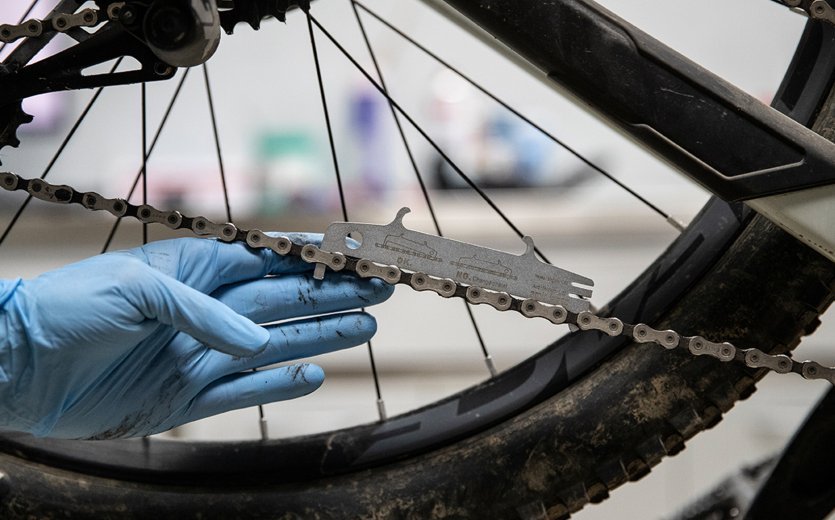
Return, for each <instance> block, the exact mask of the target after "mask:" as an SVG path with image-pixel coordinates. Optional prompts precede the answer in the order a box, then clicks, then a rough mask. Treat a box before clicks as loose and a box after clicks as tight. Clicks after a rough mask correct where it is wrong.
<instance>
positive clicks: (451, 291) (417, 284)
mask: <svg viewBox="0 0 835 520" xmlns="http://www.w3.org/2000/svg"><path fill="white" fill-rule="evenodd" d="M409 285H411V286H412V288H413V289H415V290H417V291H432V292H434V293H437V294H439V295H441V296H443V297H444V298H451V297H452V296H455V289H456V287H457V285H456V284H455V281H454V280H451V279H449V278H436V277H434V276H429V275H428V274H424V273H414V274H413V275H412V277H411V280H410V282H409Z"/></svg>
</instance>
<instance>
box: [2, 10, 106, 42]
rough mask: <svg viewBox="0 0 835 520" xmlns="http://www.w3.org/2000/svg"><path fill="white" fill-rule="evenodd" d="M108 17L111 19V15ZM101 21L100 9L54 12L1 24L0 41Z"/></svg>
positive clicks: (63, 30)
mask: <svg viewBox="0 0 835 520" xmlns="http://www.w3.org/2000/svg"><path fill="white" fill-rule="evenodd" d="M109 19H112V16H110V17H109ZM103 21H104V20H103V19H102V16H101V11H99V10H97V9H82V10H81V11H79V12H77V13H58V14H54V15H52V16H50V17H49V18H46V19H44V20H38V19H36V18H32V19H30V20H25V21H23V22H21V23H19V24H8V23H7V24H2V25H0V42H3V43H13V42H16V41H17V40H19V39H21V38H37V37H39V36H41V35H42V34H44V32H47V31H55V32H59V33H65V32H67V31H69V30H70V29H75V28H76V27H95V26H96V25H98V24H99V23H101V22H103Z"/></svg>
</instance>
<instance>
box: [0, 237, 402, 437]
mask: <svg viewBox="0 0 835 520" xmlns="http://www.w3.org/2000/svg"><path fill="white" fill-rule="evenodd" d="M290 238H291V239H292V240H293V241H294V242H297V243H319V242H320V240H321V235H291V236H290ZM312 269H313V266H312V264H307V263H305V262H302V261H301V260H299V259H296V258H286V257H280V256H278V255H276V254H275V253H273V252H271V251H269V250H258V251H253V250H250V249H247V248H246V247H245V246H243V245H241V244H225V243H221V242H218V241H215V240H204V239H196V238H194V239H191V238H184V239H177V240H168V241H164V242H156V243H152V244H149V245H147V246H144V247H141V248H137V249H133V250H130V251H120V252H117V253H109V254H105V255H100V256H96V257H93V258H90V259H87V260H84V261H82V262H79V263H76V264H72V265H69V266H66V267H63V268H61V269H58V270H56V271H52V272H49V273H46V274H44V275H41V276H39V277H37V278H35V279H34V280H26V281H21V280H15V281H4V282H2V283H0V334H1V335H2V336H0V429H5V430H14V431H23V432H29V433H32V434H34V435H38V436H50V437H61V438H92V439H112V438H120V437H133V436H141V435H148V434H152V433H157V432H161V431H165V430H168V429H170V428H173V427H175V426H178V425H180V424H184V423H187V422H189V421H194V420H197V419H202V418H204V417H208V416H210V415H215V414H219V413H222V412H225V411H228V410H233V409H237V408H244V407H248V406H254V405H258V404H264V403H270V402H274V401H280V400H284V399H292V398H294V397H299V396H302V395H305V394H308V393H310V392H312V391H313V390H316V389H317V388H318V387H319V385H321V384H322V380H323V378H324V374H323V372H322V369H321V368H319V367H318V366H316V365H311V364H295V365H291V366H287V367H282V368H271V369H266V370H261V371H258V372H251V371H250V369H252V368H256V367H262V366H266V365H270V364H274V363H279V362H283V361H288V360H293V359H298V358H303V357H308V356H314V355H317V354H322V353H325V352H331V351H335V350H339V349H344V348H348V347H352V346H354V345H359V344H362V343H364V342H366V341H367V340H368V339H369V338H371V336H372V335H373V334H374V332H375V331H376V322H375V321H374V318H372V317H371V316H369V315H368V314H365V313H361V312H348V313H342V314H336V315H331V316H327V317H319V318H308V319H301V320H296V321H289V322H284V323H281V324H278V325H273V326H268V327H266V328H263V327H260V326H258V325H255V323H268V322H275V321H278V320H286V319H288V318H299V317H302V316H309V315H312V314H321V313H330V312H338V311H345V310H348V309H354V308H357V307H361V306H369V305H374V304H375V303H379V302H381V301H384V300H385V299H386V298H388V297H389V296H390V295H391V293H392V287H391V286H389V285H387V284H384V283H382V282H380V281H379V280H360V279H357V278H356V277H353V276H350V275H340V274H338V273H329V274H328V276H327V277H326V279H325V280H324V281H321V282H320V281H317V280H314V279H313V278H312V276H311V271H312ZM269 275H275V276H269ZM265 276H266V277H265Z"/></svg>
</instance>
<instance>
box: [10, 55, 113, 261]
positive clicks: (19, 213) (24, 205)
mask: <svg viewBox="0 0 835 520" xmlns="http://www.w3.org/2000/svg"><path fill="white" fill-rule="evenodd" d="M123 59H124V58H119V59H118V60H116V63H114V64H113V67H111V69H110V72H111V73H113V72H116V69H117V68H118V67H119V65H120V64H121V63H122V60H123ZM103 90H104V87H99V88H97V89H96V91H95V93H94V94H93V97H91V98H90V101H88V102H87V106H85V107H84V110H83V111H82V112H81V115H80V116H78V118H77V119H76V120H75V123H73V125H72V128H70V131H69V132H68V133H67V136H66V137H65V138H64V140H63V141H62V142H61V146H59V147H58V150H56V152H55V154H54V155H53V156H52V159H50V161H49V164H47V166H46V168H44V171H43V173H41V177H40V178H41V179H46V178H47V176H48V175H49V173H50V172H51V171H52V167H53V166H55V163H56V162H57V161H58V158H59V157H61V154H63V153H64V150H65V149H66V148H67V145H68V144H69V143H70V141H71V140H72V138H73V136H75V133H76V132H77V131H78V129H79V127H80V126H81V123H82V122H83V121H84V120H85V119H86V118H87V114H89V113H90V110H91V109H92V108H93V105H95V104H96V101H98V99H99V96H100V95H101V93H102V91H103ZM31 201H32V196H31V195H28V196H27V197H26V199H24V201H23V203H22V204H21V205H20V207H19V208H17V211H16V212H15V214H14V216H13V217H12V220H11V221H9V224H8V225H7V226H6V229H5V230H3V234H2V235H0V246H2V245H3V243H4V242H5V241H6V238H8V236H9V233H11V232H12V229H13V228H14V227H15V224H17V221H18V220H20V217H21V216H22V215H23V212H24V211H25V210H26V208H27V207H28V206H29V203H30V202H31Z"/></svg>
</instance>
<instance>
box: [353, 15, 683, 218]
mask: <svg viewBox="0 0 835 520" xmlns="http://www.w3.org/2000/svg"><path fill="white" fill-rule="evenodd" d="M351 4H352V5H353V6H354V13H355V15H356V16H357V19H358V20H359V19H360V17H359V13H358V12H357V8H359V9H362V10H363V11H364V12H366V13H367V14H368V15H369V16H371V17H373V18H374V19H375V20H377V21H378V22H380V23H381V24H383V25H384V26H385V27H387V28H388V29H389V30H391V31H392V32H394V33H395V34H397V35H398V36H400V37H401V38H403V39H404V40H406V41H407V42H409V43H410V44H411V45H413V46H414V47H416V48H417V49H419V50H421V51H422V52H423V53H424V54H426V55H427V56H429V57H430V58H432V59H433V60H435V61H437V62H438V63H440V64H441V65H443V66H444V67H446V68H447V69H448V70H451V71H452V72H454V73H455V74H456V75H458V76H459V77H460V78H461V79H463V80H465V81H466V82H467V83H469V84H470V85H472V86H473V87H475V88H476V89H477V90H479V91H480V92H481V93H482V94H484V95H486V96H487V97H489V98H490V99H492V100H493V101H495V102H496V103H498V104H499V105H501V106H502V107H504V109H505V110H507V111H509V112H510V113H511V114H513V115H515V116H516V117H518V118H519V119H520V120H522V121H523V122H525V123H526V124H528V125H530V126H531V127H532V128H534V129H535V130H536V131H538V132H539V133H540V134H542V135H543V136H545V137H547V138H548V139H550V140H551V141H552V142H554V143H555V144H557V145H558V146H560V147H561V148H563V149H564V150H565V151H567V152H568V153H570V154H571V155H573V156H574V157H576V158H577V159H579V160H580V161H581V162H582V163H583V164H585V165H586V166H588V167H589V168H591V169H592V170H594V171H596V172H597V173H599V174H600V175H603V176H604V177H606V178H607V179H609V181H611V182H613V183H615V184H616V185H617V186H619V187H620V188H622V189H623V190H625V191H626V192H627V193H629V194H630V195H631V196H632V197H634V198H635V199H637V200H638V201H640V202H641V203H642V204H644V205H645V206H646V207H648V208H649V209H650V210H652V211H654V212H655V213H657V214H658V215H659V216H661V217H663V218H664V219H665V220H666V221H667V222H668V223H669V224H670V225H671V226H673V227H674V228H676V229H677V230H678V231H679V232H681V231H683V230H684V228H683V227H682V225H681V224H680V223H679V222H677V221H676V220H675V219H674V218H673V217H671V216H670V214H669V213H667V212H665V211H664V210H662V209H661V208H659V207H658V206H656V205H655V204H653V203H652V202H650V201H649V200H647V199H646V198H645V197H644V196H642V195H641V194H639V193H638V192H636V191H635V190H634V189H632V188H630V187H629V186H627V185H626V184H624V183H623V182H622V181H620V180H618V179H617V178H616V177H615V176H613V175H612V174H611V173H609V172H607V171H606V170H604V169H603V168H602V167H600V166H598V165H597V164H595V163H594V162H592V161H591V160H590V159H589V158H587V157H586V156H584V155H583V154H581V153H580V152H579V151H577V150H576V149H575V148H573V147H572V146H571V145H569V144H568V143H566V142H565V141H563V140H562V139H560V138H558V137H556V136H555V135H554V134H552V133H551V132H549V131H547V130H545V129H544V128H543V127H542V126H540V125H538V124H536V123H535V122H534V121H532V120H531V119H530V118H529V117H527V116H525V115H524V114H522V113H521V112H519V111H518V110H516V109H515V108H513V107H512V106H510V104H508V103H507V102H505V101H504V100H502V99H501V98H499V97H498V96H497V95H495V94H493V93H492V92H490V91H489V90H487V88H485V87H484V86H482V85H481V84H480V83H478V82H477V81H475V80H474V79H472V78H471V77H470V76H468V75H466V74H464V73H463V72H461V70H460V69H458V68H457V67H455V66H453V65H452V64H450V63H449V62H448V61H446V60H444V59H443V58H441V57H440V56H438V55H437V54H436V53H434V52H432V51H431V50H429V49H428V48H426V47H425V46H423V45H421V44H420V43H419V42H417V41H416V40H415V39H414V38H412V37H411V36H409V35H408V34H406V33H404V32H403V31H401V30H400V29H398V28H397V27H395V26H394V25H392V24H391V23H389V22H388V21H387V20H385V19H384V18H382V17H381V16H380V15H378V14H377V13H375V12H374V11H372V10H371V9H369V8H368V7H366V6H365V5H363V4H362V3H361V2H358V1H357V0H351ZM361 23H362V22H360V24H361ZM363 32H364V31H363ZM381 84H382V85H383V86H385V83H383V82H382V80H381Z"/></svg>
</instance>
